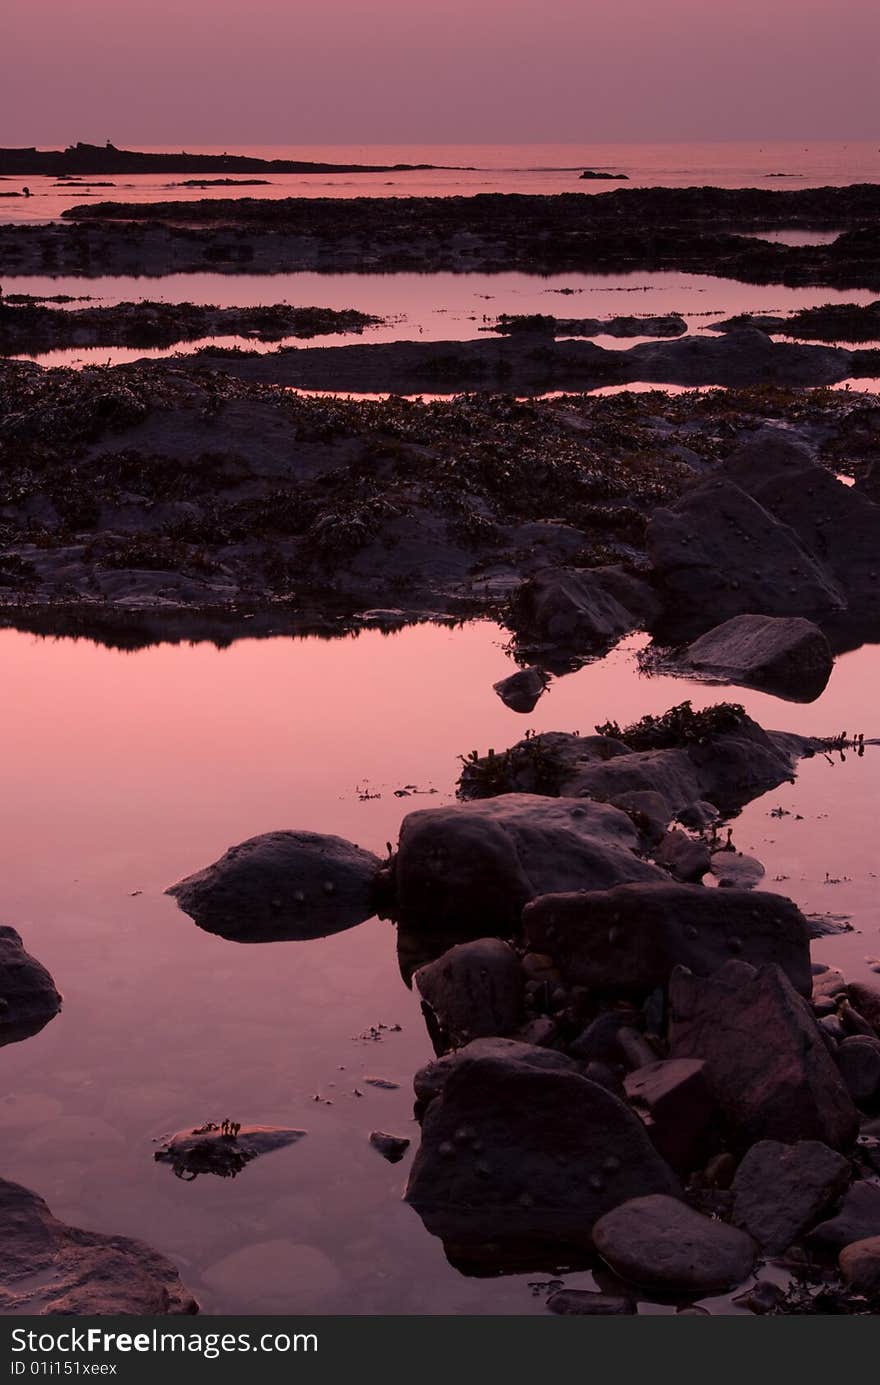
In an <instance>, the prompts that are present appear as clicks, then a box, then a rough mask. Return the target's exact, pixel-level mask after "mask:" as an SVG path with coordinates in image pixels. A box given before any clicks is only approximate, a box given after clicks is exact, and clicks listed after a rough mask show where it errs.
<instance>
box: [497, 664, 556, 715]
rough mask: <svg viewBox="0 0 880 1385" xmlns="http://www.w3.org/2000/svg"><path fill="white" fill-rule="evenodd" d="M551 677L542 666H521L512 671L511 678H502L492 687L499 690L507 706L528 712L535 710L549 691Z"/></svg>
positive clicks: (498, 692) (524, 712)
mask: <svg viewBox="0 0 880 1385" xmlns="http://www.w3.org/2000/svg"><path fill="white" fill-rule="evenodd" d="M548 682H549V679H548V677H547V675H546V673H544V671H543V669H540V668H521V669H520V670H519V672H518V673H512V674H511V675H510V677H509V678H502V679H501V681H500V682H498V683H493V684H492V688H493V691H494V692H497V694H498V696H499V697H500V698H501V701H502V702H503V703H504V705H505V707H509V708H510V710H511V711H512V712H521V713H523V714H528V713H529V712H533V711H534V710H535V708H536V707H537V705H538V702H539V701H540V699H541V698H542V697H543V695H544V693H545V692H546V691H547V684H548Z"/></svg>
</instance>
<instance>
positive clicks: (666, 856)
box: [654, 827, 712, 882]
mask: <svg viewBox="0 0 880 1385" xmlns="http://www.w3.org/2000/svg"><path fill="white" fill-rule="evenodd" d="M654 860H655V861H656V862H657V865H658V866H663V868H664V870H668V871H669V874H670V875H671V876H672V878H673V879H674V880H679V881H693V882H696V881H698V880H702V878H703V876H704V875H705V874H706V871H707V870H708V869H709V867H710V866H711V864H712V853H711V852H710V850H709V847H708V844H707V843H706V842H704V841H700V840H699V838H697V837H690V836H688V834H687V832H682V831H680V829H679V828H677V827H676V828H673V829H672V830H671V831H669V832H667V833H666V835H665V837H663V839H662V841H661V842H660V843H659V845H658V846H657V847H656V849H655V851H654Z"/></svg>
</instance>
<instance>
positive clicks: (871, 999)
mask: <svg viewBox="0 0 880 1385" xmlns="http://www.w3.org/2000/svg"><path fill="white" fill-rule="evenodd" d="M846 989H847V992H848V994H849V999H850V1001H851V1002H852V1004H853V1006H854V1007H855V1009H856V1010H857V1011H858V1013H859V1014H860V1015H862V1017H863V1018H864V1019H865V1020H867V1022H868V1024H870V1026H871V1028H872V1029H873V1030H874V1032H875V1033H876V1034H877V1035H878V1037H880V991H878V990H875V989H874V987H873V986H866V985H864V983H863V982H861V981H850V983H849V985H848V986H847V988H846Z"/></svg>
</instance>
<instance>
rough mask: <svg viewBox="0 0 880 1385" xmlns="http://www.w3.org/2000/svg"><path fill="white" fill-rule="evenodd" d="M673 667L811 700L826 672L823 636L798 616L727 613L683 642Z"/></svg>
mask: <svg viewBox="0 0 880 1385" xmlns="http://www.w3.org/2000/svg"><path fill="white" fill-rule="evenodd" d="M675 662H676V667H677V668H679V669H681V670H683V671H686V672H691V673H696V674H701V675H703V676H705V677H708V678H713V679H716V680H717V681H719V682H723V683H739V684H742V685H743V686H745V687H751V688H760V689H762V690H763V691H765V692H771V693H774V694H775V695H776V696H777V697H789V698H792V699H794V700H795V701H798V702H812V701H813V700H814V699H815V698H817V697H818V696H819V694H820V693H821V692H822V690H823V688H824V687H825V685H826V683H827V682H828V679H829V678H830V677H831V670H832V669H833V667H834V656H833V654H832V653H831V646H830V645H829V643H828V640H827V638H826V636H825V635H824V634H823V633H822V631H821V630H820V629H819V627H818V625H814V624H813V622H812V621H809V620H804V619H803V617H801V616H768V615H747V614H746V615H740V616H733V617H732V618H731V619H730V620H726V621H724V622H723V624H721V625H716V626H715V627H714V629H712V630H708V631H707V632H706V634H705V635H700V637H699V638H698V639H697V640H695V641H694V642H693V643H692V644H690V645H688V647H687V649H685V650H684V652H683V653H682V654H681V655H680V656H679V657H678V658H677V659H676V661H675Z"/></svg>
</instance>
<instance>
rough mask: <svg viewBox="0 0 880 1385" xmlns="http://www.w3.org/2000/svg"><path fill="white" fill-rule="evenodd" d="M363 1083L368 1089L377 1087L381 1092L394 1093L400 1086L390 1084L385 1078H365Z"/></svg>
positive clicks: (394, 1083)
mask: <svg viewBox="0 0 880 1385" xmlns="http://www.w3.org/2000/svg"><path fill="white" fill-rule="evenodd" d="M364 1081H365V1082H366V1084H367V1086H368V1087H378V1088H379V1089H380V1090H381V1091H383V1092H396V1091H397V1089H398V1087H399V1086H400V1083H399V1082H390V1081H389V1080H388V1078H387V1077H365V1078H364Z"/></svg>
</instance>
